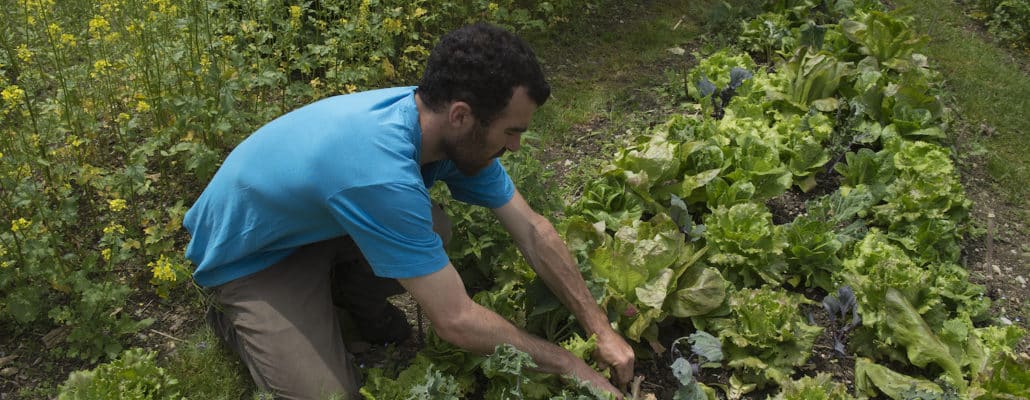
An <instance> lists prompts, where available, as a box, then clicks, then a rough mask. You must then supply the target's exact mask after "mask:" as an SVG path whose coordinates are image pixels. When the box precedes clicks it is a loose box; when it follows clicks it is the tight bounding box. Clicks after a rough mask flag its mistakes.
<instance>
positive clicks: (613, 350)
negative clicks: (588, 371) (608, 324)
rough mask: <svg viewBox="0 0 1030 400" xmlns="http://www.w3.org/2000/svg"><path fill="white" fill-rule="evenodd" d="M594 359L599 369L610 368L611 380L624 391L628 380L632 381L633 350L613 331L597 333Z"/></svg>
mask: <svg viewBox="0 0 1030 400" xmlns="http://www.w3.org/2000/svg"><path fill="white" fill-rule="evenodd" d="M593 356H594V359H595V360H597V361H598V365H599V366H601V367H606V366H607V367H611V368H612V380H613V381H615V383H617V384H618V385H619V387H621V388H623V389H625V387H626V385H627V384H628V383H629V381H630V379H633V362H634V360H635V358H636V356H635V355H634V354H633V348H632V347H630V346H629V343H626V340H624V339H623V338H622V335H619V333H618V332H615V330H613V329H609V330H607V331H603V332H599V333H598V335H597V350H595V351H594V354H593Z"/></svg>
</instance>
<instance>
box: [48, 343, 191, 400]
mask: <svg viewBox="0 0 1030 400" xmlns="http://www.w3.org/2000/svg"><path fill="white" fill-rule="evenodd" d="M156 356H157V352H153V351H149V352H148V351H145V350H143V349H139V348H137V349H131V350H126V351H125V352H124V353H122V355H121V356H119V357H118V358H117V359H115V360H114V361H111V362H109V363H104V364H100V365H98V366H97V367H96V368H94V369H92V370H88V371H75V372H72V374H71V376H69V377H68V380H67V381H65V382H64V384H62V385H61V387H60V392H59V394H58V395H57V398H58V400H178V399H181V398H183V397H182V396H181V395H180V389H179V382H178V381H177V380H176V379H175V378H174V377H172V376H171V375H170V374H168V373H167V372H165V369H164V368H161V367H158V366H157V364H156V363H155V361H154V358H155V357H156Z"/></svg>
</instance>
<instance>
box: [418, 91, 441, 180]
mask: <svg viewBox="0 0 1030 400" xmlns="http://www.w3.org/2000/svg"><path fill="white" fill-rule="evenodd" d="M415 106H416V107H417V109H418V124H419V127H420V128H421V129H422V152H421V154H422V156H421V159H420V160H419V164H420V165H425V164H429V163H431V162H433V161H439V160H442V159H444V158H446V155H445V154H444V152H443V132H444V129H443V128H444V124H445V123H446V115H441V114H439V113H436V112H433V110H431V109H429V107H428V106H426V104H425V103H423V102H422V97H421V96H419V95H418V93H417V92H416V93H415Z"/></svg>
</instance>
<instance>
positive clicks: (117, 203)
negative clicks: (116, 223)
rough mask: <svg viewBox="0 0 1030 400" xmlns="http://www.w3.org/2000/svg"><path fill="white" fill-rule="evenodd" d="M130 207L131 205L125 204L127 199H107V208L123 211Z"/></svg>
mask: <svg viewBox="0 0 1030 400" xmlns="http://www.w3.org/2000/svg"><path fill="white" fill-rule="evenodd" d="M128 207H129V206H128V205H126V204H125V199H112V200H108V201H107V208H109V209H111V211H114V212H118V211H122V210H124V209H126V208H128Z"/></svg>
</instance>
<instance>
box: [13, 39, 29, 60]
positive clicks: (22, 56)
mask: <svg viewBox="0 0 1030 400" xmlns="http://www.w3.org/2000/svg"><path fill="white" fill-rule="evenodd" d="M15 52H16V53H17V54H18V59H19V60H21V62H23V63H30V62H32V50H29V46H28V45H26V44H25V43H22V44H20V45H18V49H17V50H16V51H15Z"/></svg>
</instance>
